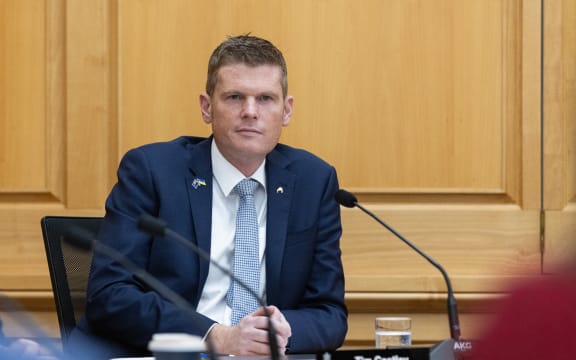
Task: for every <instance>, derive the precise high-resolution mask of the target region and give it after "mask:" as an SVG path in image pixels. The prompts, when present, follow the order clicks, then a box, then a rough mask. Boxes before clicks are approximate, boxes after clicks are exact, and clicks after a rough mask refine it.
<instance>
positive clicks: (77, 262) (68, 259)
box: [40, 216, 102, 346]
mask: <svg viewBox="0 0 576 360" xmlns="http://www.w3.org/2000/svg"><path fill="white" fill-rule="evenodd" d="M101 222H102V218H101V217H74V216H45V217H43V218H42V219H41V220H40V225H41V226H42V236H43V237H44V246H45V248H46V258H47V260H48V268H49V269H50V280H51V282H52V292H53V293H54V302H55V305H56V312H57V314H58V324H59V326H60V336H61V340H62V344H63V345H64V346H66V341H67V340H68V338H69V336H70V333H71V332H72V329H73V328H74V326H76V320H78V319H80V317H81V316H82V314H83V313H84V308H85V305H86V304H85V303H86V283H87V281H88V273H89V272H90V265H91V262H92V253H91V252H90V251H86V250H82V249H78V248H76V247H74V246H72V245H69V244H68V243H66V242H64V241H63V236H64V235H65V234H66V231H67V230H68V229H69V228H70V227H72V226H79V227H81V228H83V229H86V230H87V231H90V232H93V233H94V234H97V233H98V229H99V228H100V223H101Z"/></svg>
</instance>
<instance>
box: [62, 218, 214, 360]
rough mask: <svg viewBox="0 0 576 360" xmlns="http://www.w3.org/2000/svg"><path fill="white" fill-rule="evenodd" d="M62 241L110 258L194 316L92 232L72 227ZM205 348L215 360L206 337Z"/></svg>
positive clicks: (176, 297)
mask: <svg viewBox="0 0 576 360" xmlns="http://www.w3.org/2000/svg"><path fill="white" fill-rule="evenodd" d="M63 240H64V241H66V242H67V243H69V244H71V245H74V246H76V247H78V248H80V249H84V250H93V251H95V252H97V253H100V254H103V255H105V256H107V257H109V258H111V259H112V260H114V261H116V262H117V263H118V264H120V265H121V266H123V267H124V268H125V269H126V270H128V271H129V272H130V273H131V274H132V275H133V276H134V277H135V278H137V279H138V280H139V281H141V282H143V283H144V284H146V285H147V286H148V287H150V288H151V289H153V290H154V291H156V292H157V293H158V294H160V296H162V297H163V298H165V299H166V300H168V301H170V302H171V303H173V304H174V305H176V306H177V307H178V308H180V309H182V310H184V311H186V312H187V313H189V314H193V315H195V314H196V310H195V309H194V307H193V306H192V305H190V303H189V302H188V301H187V300H186V299H184V298H183V297H182V296H180V294H178V293H177V292H175V291H174V290H172V289H170V288H169V287H168V286H166V285H165V284H164V283H163V282H161V281H160V280H158V279H157V278H156V277H154V276H153V275H152V274H150V273H149V272H147V271H146V270H144V269H142V268H141V267H139V266H138V265H136V264H135V263H134V262H133V261H132V260H130V259H129V258H127V257H126V256H125V255H123V254H122V253H120V252H118V251H117V250H115V249H114V248H111V247H110V246H107V245H105V244H103V243H102V242H100V241H98V240H97V239H96V237H95V236H94V234H93V233H92V232H90V231H88V230H86V229H84V228H81V227H78V226H72V227H71V228H70V229H68V231H67V232H66V234H65V235H64V237H63ZM206 348H207V351H208V355H209V356H210V359H212V360H216V354H215V352H214V346H213V344H212V342H211V340H210V337H209V336H208V337H206Z"/></svg>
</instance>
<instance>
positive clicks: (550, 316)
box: [472, 275, 576, 360]
mask: <svg viewBox="0 0 576 360" xmlns="http://www.w3.org/2000/svg"><path fill="white" fill-rule="evenodd" d="M575 340H576V277H574V276H568V275H566V276H549V277H542V278H540V279H537V280H534V281H532V282H529V283H525V284H523V285H522V286H519V287H518V288H516V289H514V290H513V291H512V292H511V294H510V296H509V297H508V298H507V299H505V300H504V301H503V303H502V307H501V308H500V310H499V312H498V313H497V316H496V319H495V322H494V324H493V325H492V327H490V328H489V330H488V331H487V333H486V334H485V335H484V336H483V337H481V338H480V339H479V341H478V342H476V343H475V345H474V349H473V352H472V355H473V356H472V358H473V359H474V360H480V359H490V360H498V359H507V360H509V359H551V360H556V359H559V360H561V359H576V341H575Z"/></svg>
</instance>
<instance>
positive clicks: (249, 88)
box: [80, 35, 347, 355]
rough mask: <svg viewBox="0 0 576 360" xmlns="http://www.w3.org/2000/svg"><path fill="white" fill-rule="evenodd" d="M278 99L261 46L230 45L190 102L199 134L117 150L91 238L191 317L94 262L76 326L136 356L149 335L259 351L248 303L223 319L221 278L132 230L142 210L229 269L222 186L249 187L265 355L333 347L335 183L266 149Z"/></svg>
mask: <svg viewBox="0 0 576 360" xmlns="http://www.w3.org/2000/svg"><path fill="white" fill-rule="evenodd" d="M287 91H288V82H287V70H286V64H285V60H284V58H283V56H282V53H281V52H280V51H279V50H278V49H277V48H276V47H275V46H274V45H272V44H271V43H270V42H268V41H267V40H264V39H261V38H258V37H254V36H249V35H243V36H236V37H231V38H228V39H227V40H226V41H224V42H223V43H222V44H220V45H219V46H218V47H217V48H216V49H215V50H214V52H213V54H212V56H211V58H210V61H209V65H208V79H207V82H206V93H204V94H202V95H200V110H201V113H202V118H203V120H204V122H205V123H206V124H209V125H210V126H211V127H212V136H211V137H209V138H207V139H203V138H195V137H181V138H178V139H175V140H173V141H171V142H166V143H156V144H149V145H145V146H142V147H140V148H137V149H133V150H131V151H129V152H128V153H127V154H126V155H125V156H124V158H123V159H122V161H121V164H120V166H119V170H118V183H117V184H116V185H115V187H114V188H113V190H112V192H111V193H110V195H109V197H108V199H107V201H106V216H105V218H104V222H103V224H102V227H101V230H100V233H99V235H98V237H99V240H100V241H102V242H104V243H106V244H107V245H109V246H111V247H113V248H115V249H116V250H118V251H120V252H121V253H123V254H124V255H126V256H127V257H128V258H130V259H131V260H132V261H134V262H135V263H136V264H138V265H139V266H141V267H142V268H144V269H146V270H147V271H149V272H150V273H151V274H152V275H154V276H155V277H157V278H158V279H160V280H161V281H162V282H163V283H164V284H166V285H168V286H169V287H170V288H172V289H173V290H174V291H176V292H177V293H179V294H180V295H182V296H183V297H184V298H186V299H187V300H188V301H189V302H190V303H191V304H192V306H194V307H195V308H196V310H197V313H195V314H193V315H191V314H189V313H187V312H185V311H183V310H182V309H180V308H178V307H177V306H175V305H174V304H172V303H170V302H168V301H166V300H165V299H163V298H162V297H161V296H160V295H159V294H157V293H156V292H155V291H153V290H152V289H149V288H148V287H147V286H146V285H145V284H143V283H141V282H139V281H138V280H137V279H134V277H133V276H132V275H131V274H130V273H129V272H127V271H126V270H125V269H123V268H122V267H121V266H119V265H118V264H116V263H115V262H114V261H113V260H111V259H109V258H107V257H105V256H101V255H98V254H96V255H95V257H94V260H93V264H92V271H91V275H90V279H89V285H88V291H87V292H88V294H87V295H88V301H87V308H86V317H85V319H84V320H83V321H82V322H81V323H80V330H82V331H83V332H88V333H92V334H97V335H99V336H101V337H102V336H105V337H107V338H108V339H109V340H114V341H115V342H117V343H120V344H122V345H129V346H131V347H132V348H133V349H136V352H138V351H140V350H142V351H144V349H145V348H146V345H147V343H148V341H149V340H150V338H151V336H152V335H153V334H154V333H160V332H186V333H191V334H195V335H199V336H203V337H204V336H209V337H210V340H211V342H212V344H213V345H214V347H215V350H216V351H217V352H218V353H226V354H236V355H250V354H269V353H270V349H269V344H268V337H267V336H268V322H267V318H266V317H265V316H264V315H265V313H264V310H263V309H262V308H258V306H257V305H256V307H255V308H253V309H252V310H251V311H250V312H249V313H247V314H245V315H242V318H241V319H240V320H239V322H238V323H237V324H235V322H234V321H233V314H234V313H235V312H236V311H237V310H236V305H234V303H233V302H232V300H231V298H232V299H235V297H234V296H235V295H234V296H231V295H230V291H229V290H230V289H231V285H234V284H233V283H231V281H230V279H229V277H228V276H227V275H225V274H224V273H222V272H221V271H220V270H218V268H217V267H216V266H214V264H210V263H208V262H207V261H204V260H202V259H200V258H199V257H198V256H197V255H196V254H195V253H193V252H192V251H191V250H190V249H188V248H186V247H184V246H181V244H178V243H177V242H174V241H172V240H170V239H166V238H157V237H152V236H150V235H148V234H146V233H144V232H142V231H141V230H139V229H138V225H137V220H138V218H139V217H140V216H141V215H142V214H150V215H152V216H155V217H159V218H161V219H163V220H165V221H166V222H167V224H168V226H169V227H170V228H171V229H173V230H175V231H176V232H177V233H179V234H181V235H183V236H184V237H186V238H188V239H190V241H192V242H193V243H194V244H196V245H198V246H199V247H200V248H202V249H203V250H205V251H206V252H208V253H210V256H211V258H212V260H213V261H215V262H217V263H218V264H220V265H222V266H224V267H225V268H227V269H229V270H230V271H234V273H236V270H235V267H234V266H235V263H240V262H241V261H239V260H236V261H235V260H234V253H235V248H236V247H237V246H235V241H236V240H234V238H235V236H236V235H237V234H236V233H237V231H236V230H235V229H236V215H237V212H238V214H239V213H240V211H241V210H240V209H239V203H240V198H241V196H240V195H238V194H237V193H236V192H235V191H236V187H237V184H238V183H239V182H240V181H241V180H243V179H251V180H247V181H248V182H249V183H250V184H255V185H254V187H255V193H254V195H253V196H252V197H251V198H253V200H254V201H253V203H254V205H252V206H253V207H255V208H256V214H254V215H255V217H257V231H256V232H257V234H258V235H256V237H257V239H256V242H257V244H256V246H255V247H257V248H258V249H257V250H258V251H256V253H257V255H256V256H257V257H258V259H257V265H258V267H259V268H258V269H257V270H256V274H257V277H258V278H259V280H257V281H256V282H257V283H259V284H258V285H257V287H256V289H257V290H256V291H257V292H258V294H259V296H261V298H262V299H265V300H266V302H267V304H270V305H269V306H268V307H267V310H268V312H269V313H270V317H271V319H272V322H273V324H274V327H275V329H276V333H277V340H278V348H279V350H280V351H281V352H282V353H284V352H291V353H305V352H316V351H320V350H332V349H336V348H337V347H339V346H340V345H341V344H342V342H343V340H344V336H345V334H346V331H347V323H346V321H347V310H346V307H345V304H344V275H343V270H342V263H341V258H340V256H341V252H340V247H339V239H340V235H341V223H340V212H339V207H338V204H337V203H336V201H335V200H334V195H335V193H336V191H337V189H338V180H337V176H336V172H335V169H334V168H333V167H332V166H330V165H328V164H327V163H325V162H324V161H322V160H321V159H319V158H317V157H316V156H314V155H312V154H310V153H308V152H306V151H304V150H299V149H294V148H291V147H288V146H286V145H282V144H278V141H279V138H280V134H281V130H282V127H284V126H287V125H288V124H289V122H290V118H291V115H292V108H293V98H292V97H291V96H289V95H288V93H287ZM237 255H238V253H237ZM232 287H233V286H232ZM251 300H254V299H251ZM247 301H249V300H247ZM240 305H242V304H240Z"/></svg>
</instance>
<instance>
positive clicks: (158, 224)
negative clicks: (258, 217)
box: [138, 214, 280, 360]
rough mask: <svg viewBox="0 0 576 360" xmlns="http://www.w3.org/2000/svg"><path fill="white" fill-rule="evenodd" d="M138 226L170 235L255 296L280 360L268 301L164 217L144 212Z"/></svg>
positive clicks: (274, 358)
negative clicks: (172, 227)
mask: <svg viewBox="0 0 576 360" xmlns="http://www.w3.org/2000/svg"><path fill="white" fill-rule="evenodd" d="M138 227H139V228H140V229H142V230H144V231H146V232H148V233H149V234H151V235H155V236H162V237H165V236H168V237H170V238H172V239H174V240H176V241H178V242H179V243H181V244H182V245H184V246H186V247H188V248H190V249H191V250H192V251H193V252H194V253H196V254H197V255H199V256H200V257H201V258H202V259H204V260H206V261H208V262H209V263H210V264H212V265H214V266H215V267H216V268H217V269H218V270H220V271H222V272H223V273H224V274H226V275H227V276H228V277H229V278H230V279H232V281H234V282H236V283H237V284H238V285H240V286H241V287H242V288H243V289H244V290H246V291H247V292H248V293H249V294H250V296H252V297H254V298H255V299H256V300H257V301H258V303H259V304H260V306H262V308H263V309H264V315H265V316H266V317H267V318H268V343H269V344H270V357H271V358H272V360H279V358H280V354H279V352H278V341H277V339H276V329H275V328H274V325H273V324H272V319H271V318H270V313H269V312H268V309H267V308H266V307H267V304H266V302H265V301H264V300H263V299H262V298H261V297H260V296H259V295H258V294H257V293H256V292H255V291H254V290H253V289H252V288H250V287H249V286H248V285H246V284H245V283H244V282H243V281H242V280H240V279H238V277H236V276H235V275H234V273H232V272H231V271H230V270H228V269H226V268H225V267H223V266H222V265H220V264H219V263H218V262H216V261H214V260H213V259H212V258H211V257H210V254H208V253H207V252H206V251H204V250H202V249H201V248H199V247H198V246H197V245H196V244H194V243H193V242H192V241H190V240H188V239H186V238H185V237H184V236H182V235H180V234H179V233H177V232H176V231H174V230H172V229H170V228H169V227H168V225H167V224H166V222H165V221H164V220H162V219H159V218H156V217H154V216H152V215H149V214H142V215H141V216H140V218H139V219H138Z"/></svg>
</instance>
